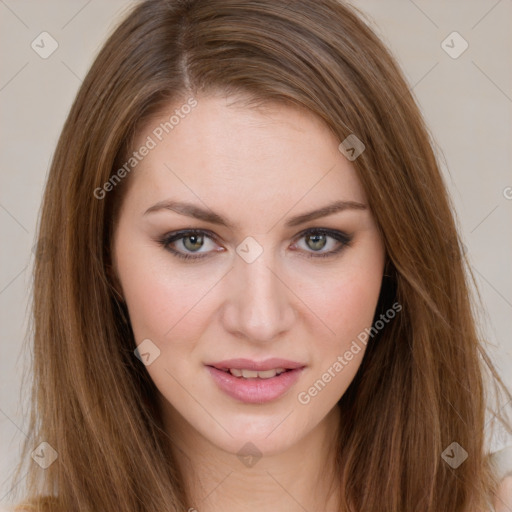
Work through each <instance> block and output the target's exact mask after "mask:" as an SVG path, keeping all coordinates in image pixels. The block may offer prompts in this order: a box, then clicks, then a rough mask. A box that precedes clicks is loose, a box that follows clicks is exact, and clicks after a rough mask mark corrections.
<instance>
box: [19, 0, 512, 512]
mask: <svg viewBox="0 0 512 512" xmlns="http://www.w3.org/2000/svg"><path fill="white" fill-rule="evenodd" d="M214 90H221V91H225V92H227V93H240V94H242V95H243V96H244V97H246V98H247V105H248V106H251V105H257V104H260V103H261V104H263V103H286V104H288V105H292V106H293V105H295V106H298V107H302V108H307V109H309V110H310V111H312V112H313V113H315V114H316V115H317V116H319V117H320V118H321V119H322V120H323V121H324V122H325V123H326V125H327V126H328V127H329V128H330V129H331V130H332V132H333V133H334V134H335V135H336V136H337V137H338V139H339V140H340V142H341V141H344V140H345V139H346V138H347V137H348V136H349V135H355V136H356V137H357V138H358V139H359V140H361V141H362V142H363V143H364V145H365V148H366V149H365V151H364V152H363V153H362V154H361V155H360V156H359V157H358V158H357V159H356V160H354V161H353V165H354V167H355V169H356V171H357V173H358V176H359V179H360V180H361V183H362V184H363V186H364V188H365V191H366V194H367V197H368V201H369V204H370V205H371V208H372V212H373V214H374V216H375V219H376V222H377V224H378V226H379V229H380V230H381V231H382V234H383V238H384V241H385V247H386V251H387V258H388V264H387V269H386V272H385V274H386V275H385V276H384V278H383V284H382V290H381V296H380V299H379V304H378V307H377V311H376V316H378V315H379V314H380V313H381V312H382V311H385V310H387V309H389V307H390V306H391V304H392V303H394V302H395V301H398V302H399V303H400V304H401V305H402V311H401V313H400V315H398V316H397V318H396V320H395V321H393V322H391V323H389V324H388V325H387V326H386V327H385V328H384V329H382V330H381V331H380V332H379V335H378V337H377V338H376V339H375V340H374V341H373V342H372V343H371V344H369V345H368V349H367V352H366V354H365V357H364V359H363V362H362V364H361V367H360V369H359V371H358V373H357V375H356V377H355V379H354V380H353V382H352V383H351V385H350V387H349V389H348V390H347V392H346V393H345V394H344V396H343V397H342V398H341V400H340V402H339V407H340V408H341V410H342V416H343V418H344V421H343V425H342V428H341V429H340V439H339V454H338V462H339V474H340V476H341V478H340V480H339V486H340V494H341V500H342V505H343V507H344V509H345V510H350V511H352V512H361V511H369V510H372V511H377V510H378V511H379V512H411V511H413V510H414V511H416V512H419V511H422V512H439V511H443V512H444V511H450V512H459V511H460V512H462V511H468V510H473V509H474V510H480V509H486V507H487V505H488V501H489V500H490V499H491V497H492V493H493V492H494V491H495V490H496V481H495V477H494V475H493V473H492V468H491V466H490V463H489V460H488V458H487V456H486V452H485V451H486V445H485V434H484V425H485V412H486V404H487V403H488V397H487V384H491V383H493V382H494V383H495V388H496V389H497V390H498V391H499V392H501V393H502V394H504V396H507V399H510V398H511V397H510V394H508V391H507V390H506V388H505V387H504V385H503V383H502V381H501V380H500V378H499V376H498V374H497V372H496V371H495V369H494V368H493V366H492V364H491V362H490V360H489V358H488V357H487V355H486V353H485V350H484V349H483V346H482V342H481V334H480V333H479V332H478V327H477V325H476V321H475V310H476V306H475V303H473V299H472V296H471V295H470V283H471V282H472V281H474V279H473V276H472V274H471V272H470V268H469V265H467V262H466V260H465V257H464V254H463V252H462V251H461V244H460V241H459V235H458V232H457V227H456V221H455V220H456V217H455V213H454V210H453V206H452V204H451V202H450V198H449V197H448V195H447V191H446V187H445V184H444V182H443V178H442V175H441V173H440V170H439V166H438V163H437V161H436V156H435V154H434V151H433V149H432V141H431V137H430V135H429V132H428V131H427V129H426V127H425V125H424V122H423V120H422V117H421V115H420V113H419V110H418V107H417V105H416V103H415V101H414V98H413V96H412V94H411V92H410V91H409V88H408V85H407V83H406V81H405V79H404V77H403V75H402V73H401V71H400V69H399V68H398V66H397V64H396V63H395V61H394V59H393V58H392V56H391V55H390V53H389V51H388V50H387V49H386V48H385V47H384V46H383V44H382V43H381V42H380V41H379V39H378V38H377V36H376V35H375V34H374V33H373V31H372V30H371V29H370V28H369V25H368V24H367V23H366V22H365V21H364V18H363V16H362V15H361V14H360V13H358V11H357V10H356V9H355V8H354V7H350V6H348V5H345V4H343V3H341V2H338V1H336V0H315V1H312V0H182V1H178V0H175V1H164V0H146V1H143V2H141V3H139V4H138V5H136V6H135V7H134V8H133V10H132V11H131V12H130V14H129V15H128V16H127V17H126V18H125V20H124V21H123V22H122V23H121V24H120V26H119V27H118V28H117V29H116V30H115V31H114V32H113V34H112V35H111V36H110V38H109V39H108V41H107V42H106V44H105V45H104V47H103V48H102V50H101V51H100V53H99V55H98V56H97V58H96V60H95V62H94V64H93V65H92V68H91V70H90V71H89V73H88V74H87V76H86V78H85V80H84V82H83V84H82V86H81V88H80V90H79V92H78V95H77V97H76V100H75V102H74V105H73V107H72V109H71V111H70V113H69V116H68V118H67V120H66V123H65V126H64V128H63V131H62V135H61V137H60V140H59V143H58V146H57V149H56V152H55V155H54V158H53V162H52V166H51V170H50V173H49V177H48V183H47V186H46V191H45V195H44V200H43V206H42V212H41V220H40V230H39V241H40V244H39V246H40V247H39V250H38V251H37V256H36V264H35V271H34V272H35V275H34V302H33V312H34V314H33V339H34V349H33V369H32V374H33V379H34V380H33V398H32V406H31V407H32V408H31V413H30V432H29V439H28V441H27V443H26V445H25V453H24V459H23V461H22V463H21V464H20V468H19V473H18V474H20V475H21V474H22V473H23V469H22V468H23V467H24V465H25V463H28V464H29V465H30V467H29V473H28V480H27V482H28V484H27V488H28V495H26V497H27V501H28V502H32V503H35V506H36V508H37V507H38V506H40V507H39V508H40V509H41V510H43V509H48V510H59V511H60V510H62V511H66V512H70V511H81V512H82V511H83V512H87V511H90V512H93V511H94V512H96V511H98V510H101V511H103V512H114V511H115V512H118V511H119V510H121V511H123V512H130V511H145V512H161V511H162V510H172V511H178V510H179V511H183V510H187V509H188V507H189V505H188V504H187V496H186V491H185V487H184V482H183V480H182V476H181V475H180V473H179V471H178V469H177V468H178V466H177V463H176V459H175V457H176V453H177V452H176V450H170V449H169V447H171V446H174V447H175V448H176V446H175V442H174V440H173V437H172V432H165V431H164V429H163V426H162V421H161V418H160V416H159V412H158V408H157V406H156V403H155V397H156V388H155V386H154V384H153V382H152V381H151V379H150V378H149V375H148V373H147V372H146V371H145V368H144V366H143V365H142V364H141V362H140V361H139V360H138V359H137V358H136V357H135V356H134V354H133V350H134V349H135V346H136V345H135V340H134V338H133V333H132V331H131V328H130V324H129V319H128V315H127V311H126V309H125V307H124V305H123V304H122V301H120V300H119V299H118V297H117V295H116V291H115V282H114V279H115V277H114V276H113V274H112V272H111V241H112V233H113V229H114V227H115V220H116V217H117V214H118V211H119V205H120V203H121V200H122V197H123V193H124V191H125V190H126V183H127V182H129V181H130V177H129V176H126V177H125V178H124V180H123V181H122V182H121V183H119V185H116V186H115V187H113V188H114V189H113V190H112V191H111V192H108V193H106V194H105V195H104V197H102V198H99V197H98V195H99V194H95V193H94V191H95V190H98V188H101V187H103V186H104V184H105V183H107V182H108V181H109V179H111V177H112V176H113V174H114V173H116V172H117V170H118V169H119V168H120V166H121V165H122V163H123V162H125V161H126V160H127V159H128V158H129V155H130V151H133V148H132V147H131V144H132V142H133V140H134V136H135V135H136V134H137V133H138V131H139V130H140V127H141V126H142V125H143V123H145V122H147V120H148V119H151V117H152V116H154V115H155V114H156V113H158V112H159V111H161V109H162V108H163V107H164V106H168V105H169V104H171V103H175V104H179V102H180V101H182V100H184V99H185V100H186V99H187V98H189V97H195V96H196V95H197V94H198V93H202V94H207V93H208V92H213V91H214ZM133 172H136V171H133ZM503 421H504V424H506V420H505V419H503ZM43 441H44V442H47V443H49V445H50V446H51V447H53V449H54V450H55V451H56V453H57V454H58V458H57V460H56V461H55V462H54V463H53V464H51V465H50V466H49V467H48V468H47V469H44V470H43V469H40V468H39V467H38V466H37V465H36V464H35V463H34V462H33V461H32V460H31V459H30V453H31V452H32V450H33V449H34V447H35V446H37V445H38V444H39V443H40V442H43ZM452 442H457V443H458V444H459V445H460V446H461V447H462V448H463V449H464V450H465V451H466V452H467V454H468V457H467V459H466V460H465V462H464V463H463V464H461V465H460V466H459V467H457V468H456V469H454V468H452V467H451V466H450V465H449V464H447V463H446V462H445V461H444V460H443V459H442V457H441V454H442V452H443V450H445V449H446V448H447V447H448V446H449V445H450V444H451V443H452ZM43 495H47V496H52V495H53V496H54V498H53V499H48V500H47V502H46V505H44V503H43V500H40V501H38V499H37V498H38V497H41V496H43ZM43 505H44V506H43Z"/></svg>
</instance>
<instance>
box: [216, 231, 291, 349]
mask: <svg viewBox="0 0 512 512" xmlns="http://www.w3.org/2000/svg"><path fill="white" fill-rule="evenodd" d="M277 267H278V265H277ZM230 274H231V276H230V279H231V280H232V281H231V282H230V288H231V290H233V293H232V294H231V295H230V300H229V301H228V304H227V305H226V307H227V312H226V315H225V322H226V328H227V329H229V330H231V331H233V332H238V333H239V334H243V335H244V336H245V337H247V338H249V339H251V340H254V341H270V340H272V339H274V338H275V337H276V336H277V335H278V334H280V333H282V332H284V331H286V330H288V329H290V328H291V326H292V325H293V322H294V320H295V312H294V309H293V303H292V301H291V292H290V291H289V290H288V288H287V287H286V286H285V285H284V284H283V282H282V281H281V279H283V278H282V277H280V276H279V271H276V256H275V252H274V251H273V250H272V248H271V247H270V244H266V245H265V247H264V243H263V241H261V238H260V241H259V242H258V241H256V240H255V239H254V238H251V237H248V238H247V239H245V240H244V241H243V242H242V243H241V244H239V246H238V247H237V257H236V259H235V262H234V269H233V271H232V272H230ZM231 283H232V284H231Z"/></svg>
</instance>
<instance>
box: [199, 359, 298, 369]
mask: <svg viewBox="0 0 512 512" xmlns="http://www.w3.org/2000/svg"><path fill="white" fill-rule="evenodd" d="M206 366H213V367H214V368H218V369H219V370H229V369H233V368H236V369H239V370H255V371H265V370H273V369H274V368H284V369H285V370H295V369H296V368H303V367H304V366H306V365H304V364H302V363H297V362H296V361H290V360H288V359H280V358H277V357H273V358H271V359H265V360H264V361H253V360H252V359H243V358H238V359H227V360H225V361H220V362H218V363H208V364H207V365H206Z"/></svg>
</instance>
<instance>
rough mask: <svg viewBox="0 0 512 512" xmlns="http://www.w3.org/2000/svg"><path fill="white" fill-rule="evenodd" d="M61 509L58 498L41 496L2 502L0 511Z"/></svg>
mask: <svg viewBox="0 0 512 512" xmlns="http://www.w3.org/2000/svg"><path fill="white" fill-rule="evenodd" d="M58 510H61V509H60V508H59V506H58V501H57V499H56V498H54V497H51V496H41V497H39V498H34V499H32V500H28V501H27V500H26V501H23V502H21V503H17V504H12V505H11V504H9V505H4V504H0V512H57V511H58Z"/></svg>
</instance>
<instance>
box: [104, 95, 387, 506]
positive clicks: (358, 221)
mask: <svg viewBox="0 0 512 512" xmlns="http://www.w3.org/2000/svg"><path fill="white" fill-rule="evenodd" d="M196 99H197V100H198V105H197V106H196V107H195V108H194V109H193V110H192V112H191V113H190V114H189V115H188V116H186V117H185V118H184V119H182V120H180V123H179V124H178V125H177V126H175V127H174V129H173V131H172V132H170V133H169V134H168V135H166V137H165V138H164V139H163V140H162V141H161V142H159V143H158V144H157V146H156V147H155V148H154V149H152V150H151V151H150V152H149V154H148V155H147V156H146V157H145V158H144V159H143V160H142V161H141V162H140V163H139V164H138V166H137V167H136V170H134V171H132V174H131V175H130V176H129V184H128V185H129V186H128V187H127V191H126V195H125V197H124V200H123V204H122V208H121V211H120V216H119V219H118V223H117V226H116V230H115V237H114V267H115V272H116V274H117V277H118V280H119V284H120V293H121V294H122V296H123V297H124V299H125V301H126V305H127V307H128V311H129V314H130V320H131V323H132V327H133V331H134V335H135V340H136V342H137V344H139V343H141V342H142V341H143V340H145V339H150V340H151V341H152V343H154V344H155V345H156V346H157V347H158V349H159V350H160V355H159V356H158V357H157V358H156V359H155V360H154V361H153V362H152V363H151V364H150V365H148V366H147V367H146V369H147V371H148V372H149V375H150V376H151V378H152V380H153V381H154V383H155V385H156V387H157V388H158V390H159V396H158V400H159V403H160V405H161V410H162V414H163V418H164V423H165V427H166V429H167V431H168V432H169V433H172V435H173V438H174V439H175V443H174V445H173V446H174V450H175V451H176V453H177V456H178V460H179V464H180V466H181V470H182V471H183V474H184V477H185V481H186V485H187V488H188V491H189V493H190V496H191V503H190V507H194V508H195V509H197V510H199V511H200V512H209V511H218V510H237V511H245V512H249V511H255V510H258V511H261V510H262V509H264V510H267V509H270V508H272V509H275V510H282V511H285V510H286V511H295V510H297V511H299V510H300V511H303V510H304V509H307V510H309V511H314V510H322V511H324V512H325V511H327V510H335V508H336V506H337V496H336V494H335V493H330V490H332V489H330V485H329V484H330V483H331V480H330V479H329V478H328V476H329V475H332V476H333V477H334V476H335V475H334V469H333V460H334V459H333V457H334V455H335V453H336V445H335V436H336V432H337V426H338V425H339V422H340V421H343V418H341V417H340V413H339V409H338V407H337V406H336V404H337V402H338V400H339V399H340V397H341V396H342V395H343V393H344V392H345V390H346V389H347V387H348V386H349V384H350V382H351V381H352V379H353V377H354V375H355V374H356V371H357V369H358V367H359V365H360V363H361V360H362V357H363V354H364V345H362V344H360V345H361V347H362V350H360V351H359V352H358V353H357V354H356V355H354V357H353V359H352V360H351V361H350V362H348V364H347V365H346V366H345V367H344V368H343V370H342V371H341V372H339V373H337V374H336V376H335V377H334V378H332V380H331V382H329V383H328V384H327V385H326V386H325V388H324V389H323V390H322V391H321V392H320V393H319V394H318V396H316V397H313V398H312V399H311V401H310V402H309V403H308V404H301V403H299V401H298V399H297V395H298V393H299V392H301V391H307V389H308V388H309V387H310V386H311V385H312V384H313V383H314V382H315V381H316V380H318V379H319V378H320V377H321V376H322V374H323V373H324V372H325V371H326V370H327V369H328V368H329V367H331V366H332V365H333V363H334V362H335V361H336V360H337V357H338V356H340V355H343V354H344V353H345V352H346V351H347V350H348V348H349V347H350V345H351V343H352V342H353V340H355V339H356V337H357V335H358V334H359V333H361V332H362V331H363V330H364V329H365V328H369V327H370V326H371V325H372V320H373V315H374V312H375V308H376V305H377V299H378V296H379V291H380V286H381V281H382V275H383V270H384V262H385V250H384V245H383V240H382V238H381V235H380V232H379V230H378V228H377V225H376V223H375V220H374V219H373V217H372V214H371V210H370V207H369V205H367V199H366V196H365V192H364V190H363V188H362V185H361V183H360V181H359V179H358V178H357V175H356V172H355V169H354V167H353V164H352V163H351V162H350V161H349V160H347V159H346V158H345V157H344V156H343V154H342V153H341V152H340V151H339V150H338V145H339V142H340V141H339V140H337V138H336V137H335V136H334V135H333V134H332V133H331V132H330V131H329V130H328V128H327V127H326V126H325V125H324V124H323V123H322V122H321V121H320V120H319V119H318V118H316V117H315V116H314V115H312V114H311V113H310V112H308V111H306V110H299V109H296V108H295V107H290V106H285V105H272V106H271V108H270V106H269V108H265V109H263V108H260V109H255V108H248V107H247V106H240V105H238V104H234V103H233V100H234V99H236V98H234V97H233V96H229V97H225V96H222V95H221V94H217V95H208V96H198V97H196ZM178 106H179V105H178ZM176 107H177V105H169V110H168V112H167V111H166V112H162V115H161V117H158V118H154V119H152V120H151V122H150V123H148V124H147V125H146V126H145V127H144V128H143V129H141V130H140V133H139V136H138V139H137V141H136V144H135V146H136V147H139V146H140V145H141V144H143V143H144V141H145V140H146V138H147V136H148V135H151V131H152V129H153V128H154V127H155V126H157V125H158V124H159V123H160V122H161V121H162V120H165V119H168V118H169V116H170V115H171V114H172V112H174V110H175V109H176ZM166 199H172V200H179V201H187V202H191V203H193V204H195V205H197V206H200V207H206V208H207V209H209V210H212V211H214V212H216V213H218V214H220V215H222V216H223V217H225V218H227V219H228V220H229V221H230V222H232V223H233V224H235V227H233V228H227V227H223V226H219V225H216V224H213V223H210V222H206V221H204V220H198V219H194V218H191V217H187V216H184V215H181V214H179V213H176V212H174V211H171V210H168V209H160V210H158V211H153V212H150V213H147V214H145V212H146V211H147V210H148V208H150V207H152V206H153V205H155V204H156V203H158V202H160V201H162V200H166ZM340 199H341V200H346V201H356V202H360V203H362V204H364V205H367V206H368V207H367V208H366V209H362V210H355V209H353V210H345V211H342V212H337V213H334V214H331V215H329V216H324V217H322V218H320V219H316V220H312V221H309V222H307V223H305V224H301V225H299V226H295V227H286V226H285V223H286V221H287V220H288V219H289V218H290V217H293V216H295V215H299V214H301V213H305V212H309V211H311V210H315V209H318V208H321V207H323V206H325V205H327V204H328V203H331V202H333V201H336V200H340ZM307 228H327V229H332V230H339V231H342V232H346V233H350V234H352V235H353V239H352V242H351V243H350V245H348V246H345V247H344V249H343V250H342V251H341V252H340V253H338V254H335V255H333V256H330V257H326V258H321V257H318V256H316V257H315V254H318V253H325V252H328V251H330V250H331V249H335V248H337V247H338V246H339V242H337V241H336V240H335V239H333V238H331V237H327V238H325V240H324V239H322V238H321V239H320V243H318V242H317V241H315V239H313V240H312V241H309V242H308V238H307V237H305V236H300V234H301V232H302V231H304V230H305V229H307ZM183 229H206V230H209V231H211V232H212V233H214V234H215V235H216V237H217V239H216V240H215V239H212V238H207V237H205V238H204V239H203V241H204V242H203V245H202V246H201V242H199V243H198V242H197V241H196V240H191V239H181V240H178V241H176V242H174V243H173V244H172V247H173V248H175V249H176V250H178V251H181V252H184V253H187V252H188V253H189V254H194V249H196V250H198V251H199V252H202V253H208V256H207V257H206V258H204V259H200V260H182V259H180V258H178V257H176V256H174V255H173V254H172V253H171V252H169V251H168V250H166V249H165V248H164V247H163V246H162V245H161V244H160V243H159V242H158V239H159V238H161V237H163V236H165V235H166V234H168V233H170V232H173V231H178V230H183ZM313 235H314V233H313ZM249 236H250V237H253V238H254V239H255V240H256V241H257V242H258V243H259V244H260V246H261V248H262V249H263V252H262V254H261V255H259V256H258V257H257V258H256V259H255V261H253V262H252V263H247V262H246V261H245V260H244V259H243V258H242V257H240V256H239V255H238V254H237V252H236V248H237V246H238V245H239V244H240V243H241V242H242V241H244V239H245V238H246V237H249ZM323 241H324V242H325V244H326V245H325V246H322V242H323ZM309 255H312V257H308V256H309ZM370 343H371V340H370ZM235 357H245V358H248V359H253V360H258V361H259V360H264V359H267V358H269V357H282V358H286V359H291V360H294V361H297V362H301V363H303V364H305V365H306V368H305V370H304V371H303V372H302V374H301V376H300V378H299V380H298V382H297V383H296V384H295V385H294V386H293V388H292V389H291V390H290V391H289V392H288V393H286V394H285V395H284V396H282V397H280V398H279V399H277V400H276V401H273V402H270V403H265V404H246V403H242V402H240V401H237V400H235V399H233V398H231V397H229V396H227V395H226V394H224V393H223V392H222V391H221V390H219V389H218V388H217V386H216V384H215V382H214V381H213V379H212V377H211V376H210V374H209V372H208V371H207V370H206V368H205V366H204V364H205V363H206V362H213V361H222V360H224V359H230V358H235ZM248 442H250V443H252V444H253V445H254V446H256V447H257V449H258V450H259V452H260V453H261V455H262V458H261V459H259V460H258V461H257V463H256V464H254V465H252V467H249V466H247V465H246V464H244V463H242V461H241V460H240V458H239V457H237V453H238V452H239V451H240V449H241V448H242V447H243V446H244V445H245V444H246V443H248ZM305 454H307V456H305Z"/></svg>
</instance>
